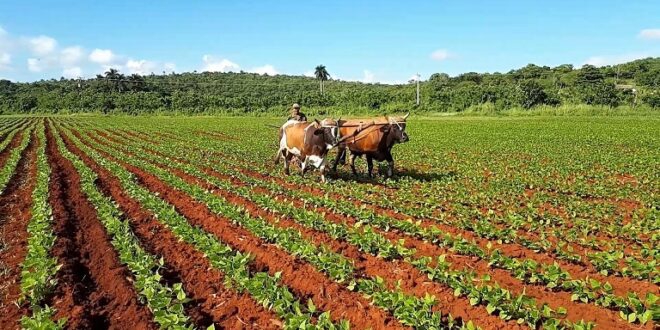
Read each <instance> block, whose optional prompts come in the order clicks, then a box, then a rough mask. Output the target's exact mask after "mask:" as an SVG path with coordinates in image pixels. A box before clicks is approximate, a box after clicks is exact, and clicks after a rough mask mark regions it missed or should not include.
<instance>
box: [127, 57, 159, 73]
mask: <svg viewBox="0 0 660 330" xmlns="http://www.w3.org/2000/svg"><path fill="white" fill-rule="evenodd" d="M126 70H128V73H129V74H134V73H137V74H140V75H146V74H150V73H152V72H155V71H156V70H157V65H156V63H154V62H152V61H147V60H139V61H137V60H133V59H129V60H128V61H127V62H126Z"/></svg>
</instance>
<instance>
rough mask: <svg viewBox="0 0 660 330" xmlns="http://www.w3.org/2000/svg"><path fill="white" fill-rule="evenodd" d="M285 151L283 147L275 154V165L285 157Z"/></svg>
mask: <svg viewBox="0 0 660 330" xmlns="http://www.w3.org/2000/svg"><path fill="white" fill-rule="evenodd" d="M283 151H284V150H283V149H279V150H277V153H276V154H275V158H274V159H273V160H274V161H275V165H277V164H279V163H280V158H282V157H283V154H282V152H283Z"/></svg>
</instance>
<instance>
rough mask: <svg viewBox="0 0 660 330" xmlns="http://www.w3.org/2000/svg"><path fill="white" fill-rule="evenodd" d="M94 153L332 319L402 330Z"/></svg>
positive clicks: (309, 270) (178, 195)
mask: <svg viewBox="0 0 660 330" xmlns="http://www.w3.org/2000/svg"><path fill="white" fill-rule="evenodd" d="M96 150H97V151H98V152H99V153H101V154H103V155H104V157H107V158H108V159H111V160H113V161H116V162H118V163H120V164H121V165H122V166H124V167H125V168H126V169H128V170H129V171H130V172H132V173H133V174H135V175H136V176H137V177H138V178H139V180H140V182H141V184H143V185H144V186H145V187H146V188H148V189H149V190H151V191H153V192H154V193H158V194H159V196H160V197H161V198H163V199H164V200H166V201H167V202H169V203H170V204H172V205H174V206H175V208H176V210H177V211H178V212H179V213H181V214H182V215H184V216H185V217H186V218H187V219H189V221H190V222H191V224H193V225H196V226H200V227H201V228H203V229H204V230H206V231H208V232H210V233H212V234H214V235H215V236H217V237H218V238H219V239H220V240H221V241H223V242H224V243H226V244H228V245H229V246H231V247H232V248H234V249H237V250H239V251H241V252H244V253H250V254H251V255H253V256H254V257H255V261H254V265H253V266H254V267H255V270H256V271H266V272H268V273H269V274H271V275H274V274H275V273H277V272H281V276H282V283H283V284H285V285H286V286H288V287H289V288H290V289H291V290H292V291H293V293H294V294H296V295H297V296H298V297H299V298H300V299H301V300H302V301H306V300H307V299H308V298H309V299H312V301H313V302H314V304H315V305H316V306H317V307H318V308H320V309H321V310H325V311H330V312H331V317H332V318H333V320H340V319H347V320H349V321H350V323H351V325H352V326H353V327H355V328H358V329H366V328H373V329H396V328H404V327H403V326H402V325H401V324H399V323H398V321H396V320H395V319H394V318H393V317H392V316H391V315H389V314H387V313H385V312H384V311H382V310H380V309H378V308H377V307H374V306H372V305H371V304H370V303H369V301H367V300H366V299H365V298H363V297H362V296H361V295H359V294H357V293H355V292H351V291H349V290H347V289H346V288H344V287H342V286H341V285H339V284H337V283H335V282H333V281H332V280H330V279H329V278H328V277H327V276H325V275H324V274H322V273H320V272H318V271H317V270H316V269H314V267H313V266H311V265H309V264H307V263H305V262H303V261H301V260H299V259H296V258H295V257H293V256H291V255H289V254H287V253H286V252H284V251H282V250H281V249H279V248H277V247H276V246H273V245H270V244H264V243H263V242H262V241H261V240H260V239H259V238H257V237H255V236H254V235H252V234H251V233H250V232H248V231H247V230H245V229H243V228H241V227H239V226H237V225H234V224H232V223H231V220H230V219H227V218H224V217H222V216H219V215H216V214H214V213H213V212H211V211H210V210H209V209H208V208H207V207H206V206H205V205H203V204H201V203H199V202H197V201H195V200H194V199H193V198H192V197H190V196H188V195H186V194H184V193H182V192H181V191H179V190H176V189H174V188H172V187H170V186H168V185H166V184H165V183H163V182H161V181H160V180H159V179H158V178H157V177H155V176H154V175H152V174H150V173H147V172H145V171H143V170H141V169H139V168H137V167H134V166H132V165H129V164H126V163H125V162H122V161H120V160H118V159H117V158H116V157H113V156H111V155H108V154H107V153H105V152H103V151H102V150H98V149H96Z"/></svg>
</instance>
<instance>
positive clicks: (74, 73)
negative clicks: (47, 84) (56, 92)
mask: <svg viewBox="0 0 660 330" xmlns="http://www.w3.org/2000/svg"><path fill="white" fill-rule="evenodd" d="M62 76H64V78H78V77H82V69H81V68H80V67H79V66H74V67H72V68H66V69H64V70H62Z"/></svg>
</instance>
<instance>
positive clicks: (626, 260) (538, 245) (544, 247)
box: [212, 144, 660, 281]
mask: <svg viewBox="0 0 660 330" xmlns="http://www.w3.org/2000/svg"><path fill="white" fill-rule="evenodd" d="M220 146H221V145H219V144H213V145H212V148H219V147H220ZM241 147H244V146H241ZM236 148H238V149H240V147H237V146H236V145H232V146H231V149H234V150H235V149H236ZM239 153H240V154H241V155H243V157H249V156H246V155H250V154H254V153H250V152H246V151H241V152H239ZM237 163H239V164H243V165H242V166H244V162H237ZM250 164H251V167H254V166H257V168H261V169H263V165H262V166H260V165H259V162H256V161H255V162H250ZM287 180H290V181H292V182H295V183H296V184H309V182H305V181H302V180H300V179H298V178H296V177H289V178H287ZM335 185H336V186H341V184H339V182H336V183H333V185H331V186H330V187H324V189H327V190H331V191H335ZM344 188H345V187H344ZM403 191H405V189H399V190H398V192H397V194H396V195H397V196H394V197H393V198H383V199H379V200H380V201H381V202H382V203H384V204H387V203H391V202H390V200H399V199H401V198H403V197H405V198H403V199H404V200H416V198H413V197H416V196H409V195H408V194H405V193H403ZM343 193H344V194H349V195H351V196H352V197H356V196H357V197H358V198H359V196H360V193H361V191H360V190H359V189H354V190H351V191H350V192H347V191H343ZM369 195H370V196H372V195H373V191H369ZM443 195H444V194H443ZM372 199H373V197H372ZM528 208H529V207H528ZM393 209H395V210H398V211H401V210H403V211H404V212H406V213H408V214H412V215H414V216H416V217H418V218H422V217H425V212H426V211H425V209H424V208H420V207H416V208H412V207H411V208H402V207H401V206H397V207H394V208H393ZM452 209H458V210H461V212H460V213H461V214H469V215H470V216H460V217H446V216H445V215H444V213H449V214H451V212H443V214H441V217H435V216H426V218H431V219H434V220H437V221H440V222H441V223H443V224H446V225H453V226H456V227H458V228H461V229H463V230H468V231H473V232H475V233H476V234H478V235H479V236H480V237H484V238H490V239H497V240H501V241H503V242H515V243H518V244H521V245H523V246H526V247H528V248H530V249H532V250H534V251H544V252H546V253H550V255H552V256H555V257H557V258H558V259H563V260H566V261H568V262H572V263H577V264H583V260H582V258H581V257H580V256H579V255H578V254H576V253H575V252H574V251H572V247H571V245H570V244H566V242H565V241H564V240H563V239H557V237H570V236H571V235H570V233H575V229H574V228H573V229H569V230H562V228H556V229H554V230H553V231H552V232H550V233H549V234H548V235H550V236H546V234H545V233H541V235H540V236H538V237H528V236H523V235H521V236H518V235H516V234H517V233H520V232H521V231H523V230H522V229H520V230H518V231H516V230H515V229H516V228H521V227H522V226H523V225H524V224H526V223H534V224H538V223H541V224H542V223H555V222H556V221H555V220H557V219H559V217H556V216H555V217H552V216H548V215H544V216H543V217H540V218H539V216H538V215H533V213H530V214H527V216H525V214H526V213H525V212H522V213H520V212H516V213H508V214H507V215H506V216H500V215H498V214H496V213H495V212H492V211H491V212H488V214H485V215H484V214H482V213H481V212H479V210H477V209H476V208H468V207H465V206H463V205H462V204H461V203H458V204H452ZM449 218H454V219H453V220H452V221H450V220H449ZM456 219H458V222H456ZM553 219H555V220H553ZM557 221H559V220H557ZM493 223H495V224H499V225H493ZM589 223H594V221H589ZM573 225H575V224H572V225H571V226H573ZM619 227H620V226H619ZM562 234H564V235H563V236H562ZM548 238H553V239H556V240H557V242H556V244H554V245H553V244H552V243H550V242H549V241H548ZM568 241H570V242H572V243H575V241H576V239H570V240H568ZM581 244H582V245H585V246H586V245H589V246H591V247H592V248H596V249H597V250H598V249H600V248H599V247H598V246H597V244H596V243H594V241H593V240H591V241H589V242H588V243H587V242H586V241H585V242H582V243H581ZM657 253H658V250H657V248H655V247H649V246H646V247H645V248H643V249H642V258H646V259H647V260H648V259H650V261H642V260H640V259H638V258H636V257H632V256H629V257H626V256H624V254H623V253H622V252H621V251H620V246H617V247H610V250H607V251H600V252H595V253H587V255H588V258H589V262H590V264H591V265H592V266H593V267H594V268H595V269H596V270H597V271H600V272H602V273H603V274H605V275H609V274H615V275H619V276H629V277H632V278H637V279H650V280H653V281H658V280H659V279H660V275H659V274H658V272H657V270H656V267H655V259H656V258H655V256H656V255H657ZM621 264H622V265H623V266H621Z"/></svg>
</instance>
